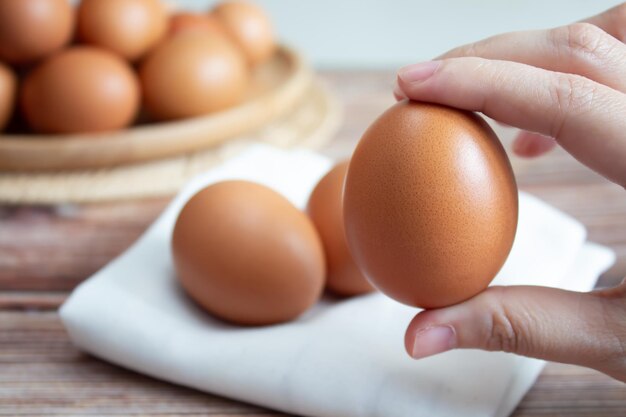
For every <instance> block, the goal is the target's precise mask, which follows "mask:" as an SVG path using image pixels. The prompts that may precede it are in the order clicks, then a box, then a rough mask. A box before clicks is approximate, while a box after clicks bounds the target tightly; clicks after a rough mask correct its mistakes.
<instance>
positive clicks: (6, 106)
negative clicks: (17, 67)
mask: <svg viewBox="0 0 626 417" xmlns="http://www.w3.org/2000/svg"><path fill="white" fill-rule="evenodd" d="M16 89H17V77H16V76H15V74H14V73H13V70H12V69H11V68H10V67H9V66H7V65H4V64H3V63H2V62H0V131H2V129H4V128H5V127H6V125H7V123H8V122H9V119H10V118H11V115H12V114H13V106H14V104H15V95H16V94H15V93H16Z"/></svg>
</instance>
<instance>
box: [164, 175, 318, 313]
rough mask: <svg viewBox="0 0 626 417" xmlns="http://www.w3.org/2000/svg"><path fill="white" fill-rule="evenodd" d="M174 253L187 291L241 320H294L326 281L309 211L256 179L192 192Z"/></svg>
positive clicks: (178, 225)
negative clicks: (305, 210) (302, 209)
mask: <svg viewBox="0 0 626 417" xmlns="http://www.w3.org/2000/svg"><path fill="white" fill-rule="evenodd" d="M172 253H173V257H174V262H175V266H176V271H177V276H178V280H179V282H180V283H181V285H182V286H183V288H184V289H185V290H186V292H187V294H188V295H189V296H190V297H191V298H192V299H193V300H194V301H195V302H196V303H198V304H199V305H200V306H202V307H203V308H204V309H205V310H207V311H208V312H209V313H211V314H213V315H215V316H217V317H219V318H221V319H224V320H227V321H230V322H232V323H236V324H243V325H266V324H274V323H280V322H284V321H288V320H291V319H294V318H296V317H298V316H299V315H300V314H302V313H303V312H304V311H306V310H307V309H308V308H309V307H311V306H312V305H313V304H314V303H315V302H316V301H317V300H318V298H319V297H320V294H321V292H322V289H323V286H324V272H325V264H324V262H325V261H324V250H323V247H322V243H321V242H320V239H319V236H318V234H317V231H316V230H315V227H314V226H313V224H312V223H311V221H310V220H309V218H308V217H307V216H306V214H304V213H303V212H301V211H300V210H298V209H297V208H296V207H295V206H293V205H292V204H291V203H290V202H289V201H288V200H287V199H285V198H284V197H283V196H281V195H280V194H278V193H276V192H275V191H273V190H271V189H269V188H267V187H265V186H262V185H259V184H256V183H252V182H247V181H224V182H220V183H217V184H214V185H211V186H208V187H207V188H205V189H203V190H201V191H200V192H198V193H197V194H196V195H195V196H193V197H192V198H191V199H190V200H189V201H188V202H187V204H186V205H185V206H184V208H183V209H182V211H181V212H180V214H179V216H178V220H177V221H176V225H175V227H174V233H173V236H172Z"/></svg>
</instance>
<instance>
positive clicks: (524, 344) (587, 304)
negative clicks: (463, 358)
mask: <svg viewBox="0 0 626 417" xmlns="http://www.w3.org/2000/svg"><path fill="white" fill-rule="evenodd" d="M610 297H611V296H601V295H597V294H591V293H590V294H581V293H574V292H569V291H563V290H559V289H553V288H540V287H492V288H489V289H487V290H486V291H484V292H483V293H481V294H479V295H478V296H476V297H474V298H472V299H470V300H469V301H466V302H464V303H461V304H458V305H455V306H452V307H448V308H443V309H438V310H428V311H423V312H421V313H419V314H418V315H417V316H416V317H415V318H414V319H413V321H411V323H410V324H409V327H408V329H407V332H406V336H405V345H406V349H407V352H408V353H409V354H410V355H411V356H412V357H414V358H416V359H419V358H422V357H425V356H430V355H432V354H436V353H440V352H443V351H446V350H449V349H455V348H464V349H483V350H488V351H504V352H512V353H516V354H520V355H524V356H531V357H535V358H540V359H546V360H552V361H558V362H565V363H572V364H578V365H583V366H587V367H592V368H595V369H598V370H600V371H602V372H605V373H608V374H609V375H611V376H613V377H616V378H618V379H622V380H624V379H626V361H625V360H624V357H625V355H626V352H625V351H624V345H623V344H624V343H626V331H624V328H625V326H624V325H623V324H621V323H622V321H623V317H624V314H625V313H626V308H625V307H624V302H623V299H618V298H616V297H615V296H612V298H610Z"/></svg>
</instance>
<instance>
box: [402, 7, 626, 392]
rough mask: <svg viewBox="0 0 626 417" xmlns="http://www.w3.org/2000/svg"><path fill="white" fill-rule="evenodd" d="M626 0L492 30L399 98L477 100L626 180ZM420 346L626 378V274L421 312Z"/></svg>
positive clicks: (415, 77)
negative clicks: (563, 18) (538, 24)
mask: <svg viewBox="0 0 626 417" xmlns="http://www.w3.org/2000/svg"><path fill="white" fill-rule="evenodd" d="M624 41H626V3H624V4H622V5H620V6H617V7H615V8H613V9H611V10H609V11H607V12H605V13H603V14H600V15H598V16H595V17H592V18H590V19H588V20H587V21H586V22H582V23H575V24H573V25H569V26H565V27H560V28H556V29H552V30H540V31H529V32H516V33H509V34H504V35H499V36H495V37H492V38H489V39H486V40H483V41H480V42H477V43H474V44H470V45H466V46H463V47H460V48H457V49H454V50H452V51H450V52H448V53H446V54H444V55H442V56H441V57H439V58H437V59H436V60H435V61H429V62H425V63H421V64H415V65H411V66H408V67H405V68H402V69H401V70H400V71H399V73H398V85H397V87H396V90H395V92H394V93H395V95H396V97H397V98H398V99H401V98H407V97H408V98H411V99H415V100H420V101H427V102H434V103H440V104H445V105H448V106H452V107H457V108H461V109H466V110H471V111H479V112H482V113H484V114H486V115H487V116H489V117H491V118H493V119H495V120H497V121H499V122H502V123H505V124H508V125H511V126H514V127H518V128H520V129H523V130H524V131H523V132H522V133H520V135H519V136H518V137H517V138H516V141H515V143H514V151H515V152H516V153H517V154H519V155H522V156H536V155H540V154H542V153H544V152H546V151H548V150H549V149H551V148H552V147H553V146H555V144H559V145H560V146H562V147H563V148H564V149H565V150H566V151H568V152H569V153H570V154H572V155H573V156H574V157H575V158H577V159H578V160H579V161H580V162H582V163H583V164H585V165H587V166H588V167H590V168H591V169H593V170H595V171H597V172H599V173H600V174H602V175H604V176H605V177H606V178H608V179H609V180H611V181H613V182H615V183H617V184H619V185H621V186H623V187H624V186H626V45H624V43H623V42H624ZM405 345H406V349H407V351H408V352H409V354H410V355H411V356H413V357H415V358H422V357H426V356H430V355H433V354H436V353H440V352H443V351H446V350H450V349H456V348H475V349H483V350H489V351H505V352H513V353H517V354H520V355H524V356H531V357H536V358H541V359H546V360H551V361H556V362H564V363H572V364H578V365H583V366H587V367H590V368H595V369H597V370H599V371H601V372H604V373H606V374H608V375H610V376H612V377H614V378H616V379H620V380H622V381H626V282H623V283H622V284H621V285H620V286H618V287H616V288H612V289H606V290H601V291H594V292H591V293H585V294H583V293H575V292H569V291H564V290H558V289H552V288H541V287H490V288H488V289H487V290H486V291H484V292H482V293H481V294H479V295H477V296H476V297H474V298H472V299H470V300H468V301H466V302H463V303H460V304H457V305H455V306H451V307H447V308H442V309H436V310H428V311H423V312H421V313H419V314H418V315H417V316H416V317H415V318H414V319H413V321H412V322H411V323H410V325H409V327H408V329H407V332H406V337H405Z"/></svg>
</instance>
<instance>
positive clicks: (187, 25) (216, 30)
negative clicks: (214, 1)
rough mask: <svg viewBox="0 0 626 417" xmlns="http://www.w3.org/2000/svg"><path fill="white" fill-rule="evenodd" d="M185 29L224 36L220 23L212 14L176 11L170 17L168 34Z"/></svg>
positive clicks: (174, 33)
mask: <svg viewBox="0 0 626 417" xmlns="http://www.w3.org/2000/svg"><path fill="white" fill-rule="evenodd" d="M187 30H198V31H201V32H205V33H209V34H212V35H215V36H226V34H225V32H224V28H223V27H222V25H221V23H220V22H219V21H218V20H217V18H215V16H213V15H210V14H206V13H176V14H174V15H172V16H171V17H170V23H169V34H170V36H171V35H176V34H177V33H180V32H183V31H187Z"/></svg>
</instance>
